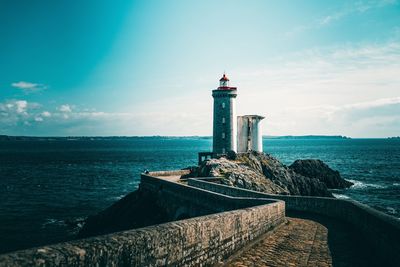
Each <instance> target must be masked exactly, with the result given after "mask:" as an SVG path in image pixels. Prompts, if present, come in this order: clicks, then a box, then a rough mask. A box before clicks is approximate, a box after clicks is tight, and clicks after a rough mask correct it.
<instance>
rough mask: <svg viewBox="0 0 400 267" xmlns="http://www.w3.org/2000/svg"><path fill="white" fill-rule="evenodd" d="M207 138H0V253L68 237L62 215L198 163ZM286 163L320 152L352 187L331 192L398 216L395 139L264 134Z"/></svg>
mask: <svg viewBox="0 0 400 267" xmlns="http://www.w3.org/2000/svg"><path fill="white" fill-rule="evenodd" d="M211 145H212V141H211V139H209V138H131V139H125V140H122V139H114V140H111V139H110V140H56V141H39V140H36V141H0V253H2V252H7V251H12V250H16V249H23V248H28V247H32V246H39V245H43V244H48V243H54V242H59V241H64V240H68V239H71V238H73V236H74V234H75V233H76V231H77V227H72V226H71V225H69V224H68V223H66V222H68V221H77V220H79V219H84V218H85V217H87V216H88V215H91V214H95V213H97V212H99V211H101V210H102V209H104V208H106V207H107V206H109V205H111V204H112V203H113V202H115V201H116V200H118V199H120V198H121V197H123V196H124V195H125V194H127V193H129V192H131V191H133V190H135V189H136V188H137V187H138V184H139V178H140V177H139V174H140V173H141V172H142V171H143V170H144V169H148V170H173V169H180V168H183V167H187V166H190V165H196V164H197V152H199V151H209V150H210V149H211ZM264 151H265V152H267V153H270V154H272V155H273V156H275V157H277V158H278V159H280V160H281V161H282V162H283V163H285V164H287V165H289V164H291V163H292V162H293V161H294V160H296V159H305V158H319V159H321V160H323V161H324V162H326V163H327V164H328V165H329V166H331V167H332V168H333V169H337V170H338V171H340V173H341V174H342V176H343V178H345V179H348V180H351V181H353V182H354V183H355V185H354V186H353V187H352V188H350V189H346V190H336V191H335V192H334V194H335V195H336V196H337V197H340V198H352V199H355V200H358V201H360V202H362V203H364V204H367V205H370V206H372V207H374V208H376V209H378V210H381V211H383V212H385V213H388V214H391V215H393V216H396V217H400V214H399V213H400V140H398V139H397V140H396V139H265V140H264Z"/></svg>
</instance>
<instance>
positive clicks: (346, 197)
mask: <svg viewBox="0 0 400 267" xmlns="http://www.w3.org/2000/svg"><path fill="white" fill-rule="evenodd" d="M332 195H333V196H334V197H335V198H338V199H350V197H348V196H346V195H342V194H335V193H332Z"/></svg>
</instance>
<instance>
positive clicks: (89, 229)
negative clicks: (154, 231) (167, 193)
mask: <svg viewBox="0 0 400 267" xmlns="http://www.w3.org/2000/svg"><path fill="white" fill-rule="evenodd" d="M167 218H168V217H167V215H166V213H165V211H164V210H163V209H162V208H161V207H159V206H158V205H157V202H156V199H155V197H154V196H153V195H151V194H146V193H144V192H142V191H141V190H136V191H134V192H132V193H130V194H128V195H126V196H125V197H123V198H122V199H120V200H119V201H117V202H115V203H114V204H113V205H112V206H110V207H108V208H107V209H105V210H103V211H101V212H100V213H98V214H97V215H94V216H90V217H89V218H87V219H86V223H85V224H84V226H83V228H82V229H81V230H80V232H79V233H78V237H79V238H82V237H89V236H94V235H100V234H107V233H112V232H117V231H123V230H128V229H135V228H139V227H145V226H149V225H154V224H159V223H164V222H167Z"/></svg>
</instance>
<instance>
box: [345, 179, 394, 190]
mask: <svg viewBox="0 0 400 267" xmlns="http://www.w3.org/2000/svg"><path fill="white" fill-rule="evenodd" d="M348 181H350V182H352V183H353V184H354V185H352V186H351V187H350V188H351V189H366V188H376V189H384V188H387V186H385V185H381V184H373V183H364V182H361V181H358V180H350V179H348Z"/></svg>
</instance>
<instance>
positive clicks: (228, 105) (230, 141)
mask: <svg viewBox="0 0 400 267" xmlns="http://www.w3.org/2000/svg"><path fill="white" fill-rule="evenodd" d="M236 89H237V88H236V87H231V86H230V85H229V79H228V77H227V76H226V75H225V73H224V75H223V76H222V78H221V79H220V80H219V87H218V88H217V89H215V90H213V91H212V96H213V98H214V121H213V153H214V154H217V155H218V154H225V153H227V152H228V151H235V152H236V151H237V119H236V96H237V90H236Z"/></svg>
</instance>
